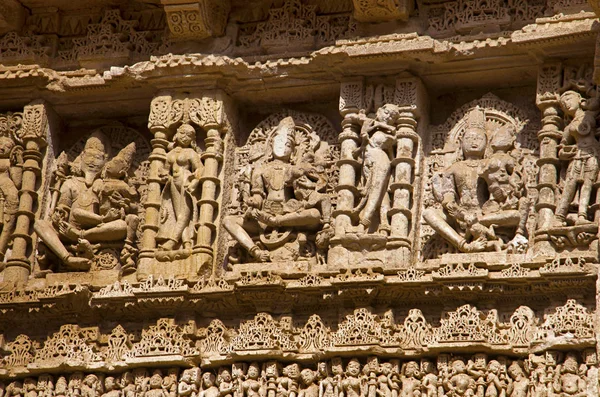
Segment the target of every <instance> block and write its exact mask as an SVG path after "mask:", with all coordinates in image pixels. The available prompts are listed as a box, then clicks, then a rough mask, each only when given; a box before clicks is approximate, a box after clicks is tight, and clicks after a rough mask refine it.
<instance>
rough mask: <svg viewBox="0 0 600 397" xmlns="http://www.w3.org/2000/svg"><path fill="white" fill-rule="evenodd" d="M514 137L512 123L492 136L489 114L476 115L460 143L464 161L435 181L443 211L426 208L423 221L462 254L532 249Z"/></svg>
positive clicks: (474, 111) (475, 111)
mask: <svg viewBox="0 0 600 397" xmlns="http://www.w3.org/2000/svg"><path fill="white" fill-rule="evenodd" d="M515 134H516V132H515V129H514V126H511V125H509V124H508V123H507V124H505V125H503V126H500V127H499V128H497V129H495V130H494V131H488V129H487V128H486V119H485V112H484V110H483V109H480V108H478V107H476V108H474V109H472V110H471V111H470V112H469V114H468V117H467V122H466V127H465V131H464V134H463V136H462V140H461V142H460V146H461V148H460V151H459V155H460V157H459V158H461V159H460V160H458V161H456V162H454V163H453V164H451V165H450V166H449V167H447V168H446V169H445V170H444V171H442V172H441V173H438V174H435V175H434V176H433V178H432V190H433V195H434V198H435V200H436V201H437V202H438V203H439V205H440V206H441V208H436V207H429V208H427V209H426V210H425V211H424V214H423V218H424V219H425V221H426V222H427V223H428V224H429V225H430V226H431V228H433V230H435V231H436V232H437V233H438V234H439V235H440V236H441V237H442V238H444V239H445V240H446V241H448V242H449V243H450V244H451V245H452V246H454V247H455V248H456V249H457V250H459V251H461V252H482V251H501V250H509V251H512V252H523V251H524V250H525V249H526V248H527V244H528V240H527V238H526V237H525V234H526V231H525V225H526V221H527V217H528V214H529V201H528V199H527V198H526V197H525V190H524V182H523V177H522V174H521V171H520V169H519V168H520V167H519V163H518V158H517V156H516V155H515V154H513V152H514V151H516V148H515ZM488 135H491V136H492V138H491V139H489V138H488ZM490 141H491V142H490ZM499 230H500V231H502V233H498V231H499Z"/></svg>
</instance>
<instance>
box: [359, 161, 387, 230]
mask: <svg viewBox="0 0 600 397" xmlns="http://www.w3.org/2000/svg"><path fill="white" fill-rule="evenodd" d="M374 171H376V170H372V174H371V178H374V179H373V183H371V184H370V185H369V191H368V192H367V193H366V194H367V202H366V204H365V207H364V208H363V210H362V211H361V213H360V215H359V218H360V223H361V224H362V225H363V226H365V228H368V227H369V226H370V225H371V222H372V219H373V215H374V214H375V213H376V212H377V211H378V210H379V206H380V205H381V201H382V200H383V195H384V194H387V187H388V184H389V179H390V178H389V172H388V171H389V167H387V169H386V170H382V169H379V170H378V171H379V172H374ZM384 172H385V173H384Z"/></svg>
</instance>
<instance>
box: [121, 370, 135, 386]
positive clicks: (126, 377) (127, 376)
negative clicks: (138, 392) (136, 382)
mask: <svg viewBox="0 0 600 397" xmlns="http://www.w3.org/2000/svg"><path fill="white" fill-rule="evenodd" d="M132 383H133V374H132V373H131V372H125V373H124V374H123V376H121V384H122V385H123V386H127V385H131V384H132Z"/></svg>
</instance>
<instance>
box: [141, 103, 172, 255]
mask: <svg viewBox="0 0 600 397" xmlns="http://www.w3.org/2000/svg"><path fill="white" fill-rule="evenodd" d="M171 101H172V98H171V96H169V95H164V96H158V97H156V98H154V99H153V100H152V103H151V105H150V117H149V120H148V128H149V129H150V132H151V133H152V134H153V135H154V139H152V154H150V170H149V173H148V180H147V181H148V195H147V198H146V201H145V203H144V208H145V209H146V219H145V223H144V225H143V226H142V230H143V234H142V243H141V250H140V259H142V260H143V259H144V258H151V257H152V256H153V255H154V249H155V248H156V233H157V231H158V224H159V217H160V214H159V212H160V204H161V200H160V195H161V192H160V190H161V187H160V176H159V172H160V170H161V169H162V168H163V167H164V165H165V161H166V159H167V146H168V144H169V140H168V139H169V136H168V128H169V123H170V121H169V118H170V117H169V114H170V108H171Z"/></svg>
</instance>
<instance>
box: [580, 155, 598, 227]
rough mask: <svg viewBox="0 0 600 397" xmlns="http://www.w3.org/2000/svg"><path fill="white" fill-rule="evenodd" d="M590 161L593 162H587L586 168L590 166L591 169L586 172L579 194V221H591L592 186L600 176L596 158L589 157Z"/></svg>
mask: <svg viewBox="0 0 600 397" xmlns="http://www.w3.org/2000/svg"><path fill="white" fill-rule="evenodd" d="M588 163H591V164H589V165H588V164H586V168H588V167H589V170H586V172H585V174H584V178H583V184H582V185H581V192H580V194H579V208H578V211H577V222H578V223H588V222H589V221H588V208H589V205H590V200H591V198H592V188H593V185H594V183H595V182H596V178H597V176H598V165H597V164H596V159H595V158H594V159H589V160H588Z"/></svg>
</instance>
